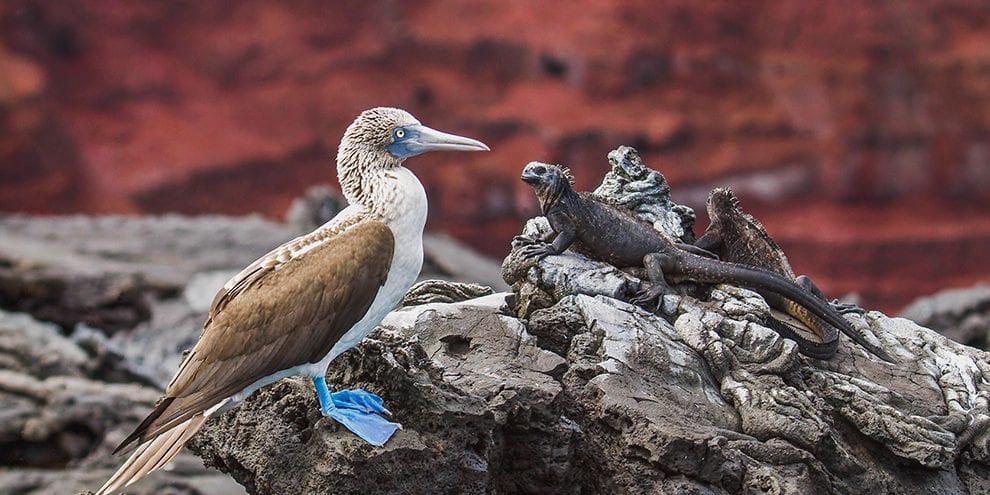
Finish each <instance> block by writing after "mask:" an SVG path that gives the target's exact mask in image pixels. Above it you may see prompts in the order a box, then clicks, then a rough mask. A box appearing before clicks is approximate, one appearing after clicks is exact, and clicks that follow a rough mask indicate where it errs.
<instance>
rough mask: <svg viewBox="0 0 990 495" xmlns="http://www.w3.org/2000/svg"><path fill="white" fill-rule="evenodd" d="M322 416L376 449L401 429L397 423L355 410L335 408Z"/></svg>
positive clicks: (325, 411) (324, 412)
mask: <svg viewBox="0 0 990 495" xmlns="http://www.w3.org/2000/svg"><path fill="white" fill-rule="evenodd" d="M323 415H324V416H327V417H329V418H333V419H334V420H335V421H337V422H338V423H340V424H342V425H344V426H346V427H347V429H348V430H351V431H352V432H354V434H355V435H357V436H358V437H360V438H361V439H362V440H364V441H365V442H368V443H370V444H371V445H374V446H376V447H381V446H382V445H385V442H387V441H388V439H389V438H392V434H394V433H395V431H396V430H398V429H400V428H402V425H400V424H399V423H393V422H391V421H389V420H387V419H385V418H383V417H381V416H379V415H377V414H374V413H366V412H364V411H359V410H357V409H343V408H340V407H335V408H333V409H330V410H329V411H327V410H324V411H323Z"/></svg>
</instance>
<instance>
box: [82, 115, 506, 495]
mask: <svg viewBox="0 0 990 495" xmlns="http://www.w3.org/2000/svg"><path fill="white" fill-rule="evenodd" d="M436 150H463V151H487V150H488V147H487V146H485V144H484V143H482V142H480V141H476V140H474V139H470V138H465V137H461V136H455V135H452V134H446V133H443V132H440V131H437V130H434V129H431V128H429V127H426V126H424V125H422V124H420V123H419V121H418V120H416V118H415V117H413V116H412V115H410V114H409V113H407V112H406V111H404V110H400V109H397V108H375V109H371V110H366V111H364V112H363V113H361V115H359V116H358V118H357V119H356V120H355V121H354V122H353V123H352V124H351V125H350V126H349V127H348V128H347V130H346V131H345V132H344V137H343V139H342V140H341V142H340V147H339V148H338V150H337V177H338V180H339V181H340V187H341V191H342V192H343V194H344V197H345V198H346V199H347V202H348V204H349V206H347V208H345V209H344V210H343V211H341V212H340V213H339V214H338V215H337V216H335V217H334V218H333V219H331V220H330V221H328V222H327V223H326V224H324V225H323V226H321V227H320V228H318V229H316V230H315V231H313V232H311V233H309V234H306V235H304V236H301V237H298V238H296V239H293V240H291V241H289V242H286V243H285V244H282V245H281V246H279V247H277V248H275V249H273V250H272V251H271V252H269V253H268V254H266V255H264V256H262V257H261V258H259V259H258V260H257V261H255V262H254V263H252V264H250V265H249V266H248V267H247V268H245V269H244V270H242V271H241V272H240V273H238V274H237V275H235V276H234V278H232V279H230V281H228V282H227V284H226V285H224V287H223V289H221V290H220V292H219V293H217V295H216V297H215V298H214V300H213V305H212V307H211V308H210V312H209V316H208V317H207V319H206V323H205V324H204V325H203V334H202V336H201V337H200V339H199V341H198V342H197V343H196V345H195V346H194V347H193V349H192V350H191V351H190V352H189V353H188V354H187V355H186V356H185V358H184V359H183V360H182V363H181V364H180V365H179V370H178V371H177V372H176V373H175V376H174V377H173V378H172V380H171V382H169V384H168V386H167V387H166V389H165V395H164V397H162V399H161V400H160V401H159V403H158V405H157V406H155V409H154V410H153V411H152V412H151V414H149V415H148V417H147V418H145V420H144V421H143V422H141V424H140V425H139V426H138V427H137V429H135V430H134V432H133V433H131V434H130V435H129V436H128V437H127V438H126V439H124V441H123V442H122V443H121V444H120V446H119V447H117V451H120V450H122V449H125V448H129V447H133V446H134V445H136V448H135V450H134V452H133V453H132V454H131V456H130V457H129V458H128V459H127V461H126V462H125V463H124V464H123V466H121V467H120V469H118V470H117V472H116V473H114V475H113V476H112V477H111V478H110V480H109V481H107V482H106V484H105V485H103V487H102V488H100V491H99V492H97V494H98V495H103V494H108V493H112V492H115V491H117V490H119V489H121V488H123V487H125V486H127V485H130V484H131V483H133V482H134V481H136V480H138V479H140V478H141V477H143V476H144V475H146V474H148V473H150V472H152V471H154V470H156V469H158V468H160V467H162V466H163V465H165V464H166V463H167V462H168V461H169V460H170V459H172V458H173V457H175V455H176V454H177V453H178V452H179V450H180V449H181V448H182V447H183V445H185V443H186V442H187V441H189V439H190V438H191V437H192V436H193V435H194V434H195V433H196V432H197V431H199V429H200V427H202V425H203V423H204V422H205V421H206V419H207V418H209V417H210V416H212V415H215V414H218V413H220V412H223V411H226V410H228V409H230V408H232V407H234V406H235V405H236V404H237V403H238V402H239V401H241V400H243V399H244V398H246V397H248V396H249V395H251V394H252V393H253V392H254V391H255V390H257V389H259V388H261V387H264V386H265V385H268V384H270V383H273V382H275V381H277V380H280V379H282V378H285V377H289V376H296V375H302V376H308V377H311V378H312V380H313V384H314V386H315V387H316V394H317V398H318V399H319V403H320V410H321V411H322V413H323V415H324V416H327V417H330V418H333V419H334V420H336V421H338V422H340V423H341V424H343V425H344V426H346V427H347V428H348V429H349V430H351V431H352V432H354V433H355V434H356V435H358V436H359V437H361V438H362V439H364V440H366V441H367V442H369V443H371V444H374V445H382V444H384V443H385V442H386V441H387V440H388V439H389V438H390V437H391V436H392V434H393V433H394V432H395V430H396V429H397V428H399V427H400V426H399V425H398V424H397V423H392V422H390V421H388V420H386V419H384V418H383V417H382V416H380V414H389V412H388V410H387V409H385V407H384V406H383V402H382V399H381V398H379V397H378V396H377V395H374V394H372V393H370V392H366V391H364V390H360V389H357V390H344V391H339V392H335V393H330V391H329V390H328V389H327V385H326V381H325V378H324V375H325V374H326V371H327V367H328V366H329V365H330V362H331V361H333V359H334V358H336V357H337V356H338V355H340V354H341V353H342V352H344V351H346V350H347V349H350V348H351V347H353V346H354V345H356V344H357V343H358V342H360V341H361V339H363V338H364V337H365V336H366V335H367V334H368V333H369V332H370V331H371V330H372V329H374V328H375V326H377V325H378V324H379V323H380V322H381V320H382V318H384V317H385V315H386V314H387V313H388V312H389V311H391V310H392V309H393V308H394V307H395V306H396V305H397V304H398V303H399V301H400V300H401V298H402V296H403V294H405V292H406V291H407V290H408V289H409V287H410V286H411V285H412V284H413V282H415V280H416V277H417V276H418V275H419V271H420V268H421V267H422V264H423V227H424V225H425V223H426V208H427V205H426V193H425V191H424V190H423V186H422V184H420V182H419V180H418V179H417V178H416V176H415V175H413V173H412V172H411V171H409V169H407V168H405V167H403V162H404V161H405V160H406V159H407V158H409V157H412V156H416V155H419V154H421V153H425V152H428V151H436Z"/></svg>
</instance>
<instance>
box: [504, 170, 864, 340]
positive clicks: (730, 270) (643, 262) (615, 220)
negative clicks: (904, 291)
mask: <svg viewBox="0 0 990 495" xmlns="http://www.w3.org/2000/svg"><path fill="white" fill-rule="evenodd" d="M522 180H523V181H525V182H526V183H527V184H529V185H530V186H532V187H533V189H534V190H535V192H536V195H537V197H538V198H539V200H540V205H541V206H542V208H543V214H544V216H546V218H547V220H548V221H549V223H550V226H551V228H553V230H554V232H555V233H556V236H555V237H554V239H553V240H552V241H551V242H550V243H542V244H531V245H529V246H525V247H524V248H523V250H524V251H523V254H524V255H526V256H530V257H534V258H542V257H544V256H547V255H552V254H560V253H562V252H564V250H566V249H567V248H568V247H571V246H572V245H573V247H574V249H575V250H576V251H578V252H580V253H583V254H586V255H588V256H590V257H591V258H593V259H597V260H599V261H604V262H606V263H610V264H612V265H615V266H617V267H620V268H626V267H645V268H646V269H647V273H648V275H649V277H650V281H651V282H652V284H653V285H652V286H651V287H650V289H649V290H647V291H644V292H643V293H641V294H639V295H638V296H637V297H636V298H635V299H633V302H635V303H638V304H647V303H654V302H655V301H656V300H657V298H659V297H660V296H661V295H663V294H665V293H669V292H671V289H670V287H669V286H668V285H667V284H668V283H679V282H682V281H685V280H693V281H695V282H702V283H711V284H718V283H728V284H733V285H738V286H742V287H748V288H752V289H756V290H758V291H760V293H761V294H774V296H775V298H774V300H775V301H788V302H790V301H793V302H794V303H796V305H798V306H799V307H801V310H802V311H807V312H808V313H810V314H812V315H814V316H816V317H818V318H821V319H822V320H823V321H826V322H828V323H829V324H830V325H831V326H832V327H836V328H840V329H842V330H843V331H849V332H851V331H852V329H851V327H850V324H849V322H848V321H846V320H845V319H844V318H843V317H842V316H841V315H840V314H839V313H837V312H836V311H835V310H834V309H833V308H832V307H831V306H829V304H828V303H826V302H825V301H823V300H822V299H820V298H819V297H817V296H815V295H813V294H811V293H809V292H808V291H806V290H805V289H803V288H802V287H800V286H798V285H797V284H795V283H794V282H793V281H791V280H790V279H788V278H785V277H783V276H781V275H780V274H777V273H774V272H771V271H769V270H765V269H763V268H758V267H752V266H747V265H742V264H738V263H730V262H725V261H720V260H718V259H715V256H714V255H712V254H711V253H710V252H708V251H706V250H703V249H699V248H697V247H695V246H692V245H690V244H684V243H681V242H678V241H675V240H673V239H671V238H669V237H668V236H665V235H664V234H662V233H661V232H659V231H657V230H656V229H654V228H653V227H652V226H650V225H648V224H646V223H644V222H641V221H639V220H638V219H637V218H636V217H635V216H633V215H632V213H631V212H629V211H626V210H624V209H622V208H620V207H616V206H613V205H609V204H605V203H602V202H601V201H599V200H597V199H595V198H594V197H592V196H590V195H588V194H586V193H578V192H575V191H574V190H573V189H572V182H573V181H572V178H571V175H570V172H569V171H568V170H567V169H566V168H563V167H560V166H557V165H549V164H544V163H539V162H532V163H530V164H528V165H527V166H526V168H525V170H523V174H522ZM769 302H770V301H768V303H769ZM778 309H780V308H778ZM833 331H834V329H833ZM833 340H834V339H833ZM834 352H835V351H834V349H833V350H832V354H834ZM830 356H831V354H829V355H828V356H827V357H830Z"/></svg>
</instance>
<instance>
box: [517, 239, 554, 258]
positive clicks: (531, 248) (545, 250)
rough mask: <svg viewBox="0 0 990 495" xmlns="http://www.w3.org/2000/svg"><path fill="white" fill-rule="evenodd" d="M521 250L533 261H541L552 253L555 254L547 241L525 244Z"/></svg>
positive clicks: (525, 256)
mask: <svg viewBox="0 0 990 495" xmlns="http://www.w3.org/2000/svg"><path fill="white" fill-rule="evenodd" d="M520 250H521V251H522V255H523V257H524V258H526V259H531V260H533V261H539V260H541V259H543V258H546V257H547V256H549V255H551V254H555V253H554V252H553V248H552V247H551V246H550V244H547V243H535V244H530V245H528V246H523V247H522V248H520Z"/></svg>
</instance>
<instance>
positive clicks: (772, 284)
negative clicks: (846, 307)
mask: <svg viewBox="0 0 990 495" xmlns="http://www.w3.org/2000/svg"><path fill="white" fill-rule="evenodd" d="M679 258H680V259H679V260H678V261H679V263H678V265H679V268H680V269H681V271H682V273H681V275H683V276H685V277H687V278H690V279H692V280H696V281H698V282H704V283H730V284H733V285H739V286H741V287H748V288H752V289H756V290H758V291H761V292H762V291H767V292H771V293H773V294H776V295H777V296H779V297H783V298H785V299H789V300H790V301H793V302H794V303H796V304H797V305H799V306H801V307H802V309H803V310H806V311H808V312H810V313H811V315H814V316H816V317H818V318H821V319H822V320H823V321H824V322H825V323H828V324H829V325H831V326H833V327H835V328H837V329H839V330H840V331H841V332H842V333H844V334H846V335H847V336H849V338H851V339H852V340H853V341H855V342H856V343H857V344H859V345H861V346H863V347H864V348H865V349H866V350H868V351H870V352H871V353H873V354H874V355H875V356H877V357H879V358H880V359H883V360H884V361H887V362H890V363H893V362H895V361H894V359H893V358H892V357H890V355H889V354H887V353H886V352H885V351H884V350H883V349H880V348H879V347H877V346H875V345H873V344H872V343H870V342H869V341H867V340H866V338H865V337H863V336H862V335H860V334H859V332H857V331H856V330H855V329H854V328H853V326H852V325H851V324H850V323H849V321H848V320H846V319H845V318H843V317H842V315H840V314H839V313H838V311H836V310H835V308H833V307H832V306H831V305H830V304H829V303H828V302H826V301H824V300H822V299H820V298H818V297H817V296H815V295H814V294H812V293H810V292H808V291H807V290H805V289H803V288H802V287H801V286H799V285H797V284H796V283H794V282H792V281H790V280H788V279H786V278H784V277H782V276H780V275H778V274H777V273H774V272H771V271H769V270H765V269H763V268H759V267H755V266H750V265H742V264H739V263H730V262H728V261H713V260H709V259H704V258H700V257H696V256H693V255H690V254H685V255H681V256H679ZM713 262H714V263H717V264H718V270H712V269H711V268H710V267H711V264H712V263H713ZM785 306H787V305H785ZM780 309H783V310H786V309H787V308H780ZM787 312H788V313H790V311H787ZM801 312H802V311H796V313H799V314H795V315H794V316H795V317H797V318H799V319H801V320H804V319H805V318H802V315H801V314H800V313H801ZM808 319H809V320H811V319H810V318H808ZM810 325H811V326H813V327H814V326H820V325H815V324H814V323H810ZM775 330H776V329H775ZM815 330H817V331H818V332H819V333H820V334H821V335H822V337H823V339H824V338H825V334H824V332H823V330H824V328H817V329H815Z"/></svg>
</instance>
